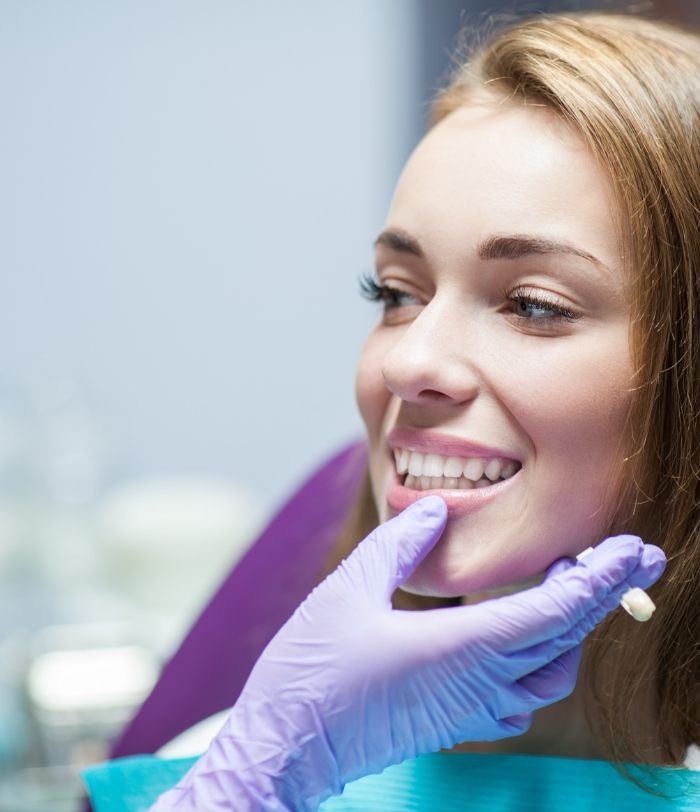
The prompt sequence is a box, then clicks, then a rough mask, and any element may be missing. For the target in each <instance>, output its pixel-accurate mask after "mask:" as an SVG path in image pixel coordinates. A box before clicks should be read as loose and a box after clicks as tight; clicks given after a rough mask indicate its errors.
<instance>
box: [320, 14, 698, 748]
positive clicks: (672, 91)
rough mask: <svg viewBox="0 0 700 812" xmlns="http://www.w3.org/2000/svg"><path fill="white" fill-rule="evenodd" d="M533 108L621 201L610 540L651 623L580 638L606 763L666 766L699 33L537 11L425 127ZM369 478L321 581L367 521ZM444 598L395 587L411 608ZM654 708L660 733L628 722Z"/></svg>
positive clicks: (694, 648) (690, 350)
mask: <svg viewBox="0 0 700 812" xmlns="http://www.w3.org/2000/svg"><path fill="white" fill-rule="evenodd" d="M484 96H487V97H488V98H491V99H493V100H495V101H496V102H498V101H502V100H504V99H507V100H508V101H509V102H510V103H521V104H526V105H532V104H534V105H540V106H542V105H543V106H545V107H547V108H548V109H549V110H551V111H553V112H554V113H555V114H556V115H558V116H560V117H561V118H562V119H564V120H565V121H566V122H567V123H568V124H569V125H571V126H573V127H574V128H575V130H576V131H577V132H578V133H579V134H580V135H581V137H582V138H583V139H584V140H585V142H586V143H587V144H588V146H589V148H590V150H591V151H592V153H593V155H594V156H595V157H596V158H597V159H598V161H599V162H600V165H601V166H602V167H604V169H605V170H606V171H607V173H608V176H609V178H610V181H611V182H612V184H613V186H614V188H615V190H616V191H617V193H618V197H619V200H620V204H621V218H620V222H619V228H620V234H621V238H622V243H623V244H624V245H625V247H626V252H625V253H626V255H625V257H624V260H625V267H626V270H627V271H628V273H629V277H630V291H631V314H632V335H631V346H632V352H633V359H634V362H635V368H636V378H635V382H634V389H635V392H634V398H633V403H632V407H631V410H630V414H629V417H628V424H627V431H626V435H625V437H624V438H623V440H624V442H623V448H624V452H625V453H624V454H623V455H621V456H623V458H624V459H623V460H622V461H621V464H620V469H619V483H620V485H619V488H617V489H616V492H615V497H616V499H615V509H614V510H613V512H612V516H613V518H612V520H611V522H610V526H609V528H608V531H609V534H612V533H616V532H633V533H635V534H637V535H640V536H642V538H644V539H645V540H646V541H650V542H653V543H655V544H658V545H659V546H661V547H662V548H663V549H664V551H665V553H666V555H667V557H668V559H669V565H668V568H667V571H666V574H665V575H664V577H663V578H662V579H661V581H660V583H659V584H657V585H656V586H655V587H654V588H653V589H652V592H651V594H652V596H653V598H654V600H655V602H656V604H657V606H658V611H657V613H656V614H655V615H654V619H653V623H652V624H648V625H647V626H641V625H635V624H632V623H630V622H629V620H628V619H627V618H625V617H623V616H622V613H613V615H611V616H610V617H609V618H608V620H607V621H606V622H605V623H604V624H602V625H601V626H600V627H599V629H598V630H597V632H596V633H594V635H592V636H591V637H590V638H589V639H588V641H587V643H586V651H585V658H584V665H585V667H584V668H583V669H582V673H583V674H585V677H586V680H587V689H588V694H587V697H588V701H587V714H588V717H589V722H590V724H591V728H592V730H593V731H594V733H595V735H596V737H597V739H598V741H599V744H600V745H601V748H602V750H603V752H605V753H606V754H608V756H609V757H610V758H611V760H613V761H616V762H619V761H622V760H629V761H635V762H639V763H649V762H650V761H653V760H654V759H655V758H658V756H656V757H655V756H652V755H651V754H652V753H654V752H658V747H659V746H660V747H661V752H662V753H663V756H662V760H663V761H665V762H667V763H671V764H677V763H679V762H681V761H682V759H683V756H684V753H685V748H686V747H687V746H688V745H689V744H691V743H696V744H699V743H700V420H699V419H698V417H699V415H698V412H699V409H700V37H698V36H696V35H695V34H693V33H690V32H688V31H685V30H682V29H680V28H677V27H675V26H672V25H669V24H665V23H660V22H655V21H654V22H652V21H649V20H645V19H641V18H638V17H631V16H623V15H614V14H600V13H593V14H585V13H583V14H561V15H542V16H539V17H537V18H535V19H531V20H527V21H524V22H521V23H519V24H516V25H514V26H512V27H510V28H507V29H506V30H505V31H501V32H500V33H497V34H495V35H493V36H492V37H491V38H490V40H489V41H487V42H485V43H483V44H481V45H479V46H478V47H477V48H476V49H475V50H473V49H472V52H471V54H470V55H468V56H467V57H466V58H462V59H461V60H460V62H459V64H458V67H457V69H456V71H455V73H454V74H453V76H452V77H451V80H450V82H449V84H448V85H447V87H446V88H445V89H444V90H442V91H441V92H440V93H439V94H438V96H437V98H436V99H435V101H434V104H433V115H432V124H433V125H434V124H436V123H437V122H439V121H440V120H442V119H443V118H444V117H445V116H448V115H449V114H450V113H451V112H453V111H454V110H456V109H458V108H460V107H462V106H463V105H465V104H468V103H470V102H471V101H473V100H474V99H476V98H479V99H481V98H483V97H484ZM377 521H378V520H377V514H376V509H375V507H374V504H373V501H372V496H371V491H370V488H369V481H368V479H367V480H366V481H365V484H364V485H363V487H362V489H361V492H360V494H359V496H358V502H357V506H356V509H355V510H354V512H353V514H352V516H351V517H350V521H349V523H348V526H347V528H346V532H345V534H344V536H343V538H342V539H341V540H340V541H339V543H338V546H337V548H336V549H335V550H334V551H333V555H332V556H331V558H330V559H329V561H328V563H327V567H326V571H328V570H329V569H330V568H332V567H334V566H335V565H336V564H337V563H338V562H339V561H340V560H341V559H342V558H343V557H344V556H345V555H347V554H348V552H349V551H350V549H351V548H352V546H354V545H355V544H356V543H357V542H358V541H359V540H360V539H361V538H363V537H364V535H365V534H366V533H367V532H368V531H369V530H370V529H371V528H372V527H373V526H376V524H377ZM453 603H455V600H445V599H439V598H423V597H419V596H414V595H408V594H407V593H403V592H400V591H399V592H397V593H395V597H394V605H395V606H397V607H400V608H404V609H422V608H427V607H433V606H441V605H449V604H453ZM650 701H651V702H652V703H653V705H654V711H655V714H656V716H657V717H658V726H657V727H656V728H655V729H654V730H647V729H644V727H643V726H642V725H641V723H640V722H639V717H640V716H641V715H643V714H642V713H641V712H640V708H643V707H648V705H649V702H650Z"/></svg>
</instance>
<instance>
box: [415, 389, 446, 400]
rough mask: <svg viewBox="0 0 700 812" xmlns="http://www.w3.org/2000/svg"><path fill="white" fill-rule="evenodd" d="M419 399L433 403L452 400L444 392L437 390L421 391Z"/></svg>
mask: <svg viewBox="0 0 700 812" xmlns="http://www.w3.org/2000/svg"><path fill="white" fill-rule="evenodd" d="M418 397H420V398H423V399H424V400H432V401H442V400H452V398H451V397H450V396H449V395H446V394H445V393H444V392H438V391H437V389H421V391H420V392H419V393H418Z"/></svg>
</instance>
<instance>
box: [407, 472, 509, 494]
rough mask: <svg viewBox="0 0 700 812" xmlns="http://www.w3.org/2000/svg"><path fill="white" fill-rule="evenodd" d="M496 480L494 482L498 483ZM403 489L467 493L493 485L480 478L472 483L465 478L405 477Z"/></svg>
mask: <svg viewBox="0 0 700 812" xmlns="http://www.w3.org/2000/svg"><path fill="white" fill-rule="evenodd" d="M500 481H501V480H500V479H497V480H496V482H500ZM403 484H404V487H405V488H410V489H411V490H414V491H427V490H440V489H441V490H460V491H469V490H472V489H473V488H487V487H488V486H489V485H494V484H495V483H494V482H492V481H491V480H490V479H487V478H486V477H482V478H481V479H479V480H478V481H477V482H473V481H472V480H471V479H466V477H462V476H461V477H458V478H449V477H429V476H412V475H411V474H407V475H406V479H405V481H404V483H403Z"/></svg>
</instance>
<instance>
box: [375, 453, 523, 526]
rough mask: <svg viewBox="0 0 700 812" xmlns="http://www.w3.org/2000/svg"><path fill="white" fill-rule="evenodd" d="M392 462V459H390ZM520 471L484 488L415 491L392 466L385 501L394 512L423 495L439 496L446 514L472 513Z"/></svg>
mask: <svg viewBox="0 0 700 812" xmlns="http://www.w3.org/2000/svg"><path fill="white" fill-rule="evenodd" d="M392 462H393V460H392ZM520 471H522V468H521V469H520V470H518V471H516V472H515V473H514V474H513V476H512V477H509V478H508V479H503V480H501V481H500V482H497V483H495V484H494V485H489V486H487V487H485V488H471V489H470V490H447V489H441V488H435V489H428V490H425V491H416V490H413V488H406V487H404V486H403V485H402V484H401V482H400V481H399V475H398V473H397V472H396V468H393V479H392V482H391V484H390V485H389V491H388V493H387V497H386V501H387V504H388V505H389V507H390V508H391V509H392V510H393V511H394V512H396V513H400V512H401V511H402V510H405V509H406V508H407V507H408V506H409V505H412V504H413V503H414V502H417V501H418V500H419V499H422V498H423V497H424V496H430V495H434V496H439V497H441V498H442V499H444V500H445V504H446V505H447V513H448V516H450V517H452V516H462V515H464V514H466V513H474V512H475V511H477V510H480V509H481V508H482V507H484V505H488V504H489V503H490V502H492V501H493V500H494V499H496V498H498V497H499V496H500V495H501V494H503V493H504V492H505V491H507V490H508V489H509V488H511V487H512V483H513V481H514V480H517V479H518V478H519V476H520Z"/></svg>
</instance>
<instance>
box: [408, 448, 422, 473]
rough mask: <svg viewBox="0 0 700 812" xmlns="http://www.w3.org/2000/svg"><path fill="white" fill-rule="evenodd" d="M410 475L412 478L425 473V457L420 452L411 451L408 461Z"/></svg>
mask: <svg viewBox="0 0 700 812" xmlns="http://www.w3.org/2000/svg"><path fill="white" fill-rule="evenodd" d="M408 473H409V474H411V476H420V475H421V474H422V473H423V455H422V454H421V453H420V451H411V456H410V457H409V459H408Z"/></svg>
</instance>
